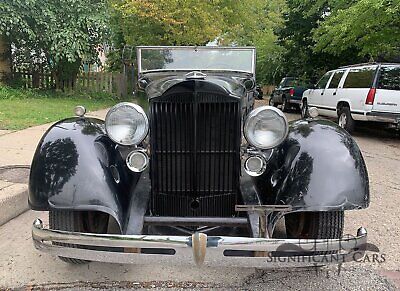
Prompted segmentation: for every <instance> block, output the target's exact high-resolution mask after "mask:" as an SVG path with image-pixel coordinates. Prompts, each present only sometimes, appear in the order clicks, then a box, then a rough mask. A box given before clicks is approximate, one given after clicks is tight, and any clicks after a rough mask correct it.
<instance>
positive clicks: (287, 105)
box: [282, 96, 290, 112]
mask: <svg viewBox="0 0 400 291" xmlns="http://www.w3.org/2000/svg"><path fill="white" fill-rule="evenodd" d="M289 108H290V103H289V102H288V101H287V99H286V97H285V96H283V97H282V111H283V112H287V111H288V110H289Z"/></svg>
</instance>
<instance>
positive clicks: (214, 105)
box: [29, 47, 369, 268]
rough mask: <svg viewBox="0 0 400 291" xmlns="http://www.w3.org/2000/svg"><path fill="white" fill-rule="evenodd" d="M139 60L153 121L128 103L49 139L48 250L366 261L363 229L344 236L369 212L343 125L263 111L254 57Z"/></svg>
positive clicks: (39, 166)
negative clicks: (356, 214) (349, 215)
mask: <svg viewBox="0 0 400 291" xmlns="http://www.w3.org/2000/svg"><path fill="white" fill-rule="evenodd" d="M137 57H138V61H139V63H138V72H139V76H138V80H139V81H138V86H139V88H140V90H141V91H140V94H137V96H138V98H140V96H143V95H144V96H143V97H144V99H143V100H142V102H140V104H142V105H143V107H141V106H139V105H137V104H134V103H128V102H122V103H119V104H117V105H115V106H114V107H112V108H111V109H110V110H109V111H108V113H107V116H106V118H105V120H104V121H103V120H100V119H97V118H91V117H86V116H85V109H84V108H83V107H77V108H76V115H77V116H76V117H73V118H68V119H64V120H61V121H59V122H57V123H56V124H54V125H53V126H52V127H51V128H50V129H49V130H48V131H47V132H46V133H45V135H44V136H43V138H42V139H41V141H40V143H39V145H38V148H37V150H36V152H35V155H34V158H33V162H32V166H31V172H30V179H29V205H30V207H31V208H32V209H33V210H38V211H47V212H48V214H49V228H48V227H45V226H44V225H43V222H42V221H41V220H40V219H36V220H35V221H34V224H33V227H32V237H33V241H34V245H35V247H36V248H37V249H38V250H40V251H44V252H48V253H50V254H53V255H58V256H60V258H61V259H62V260H64V261H66V262H69V263H74V264H78V263H85V262H87V261H105V262H112V263H119V264H122V263H137V258H138V257H139V256H142V257H145V258H146V259H145V260H142V261H145V262H146V263H151V264H157V265H158V264H160V263H169V264H170V263H171V262H175V263H178V264H183V263H185V262H186V261H185V259H187V258H189V259H191V258H193V260H194V262H195V263H196V264H198V265H201V264H202V263H204V264H208V265H217V266H221V265H222V266H223V265H235V266H247V267H250V266H251V267H263V268H264V267H268V266H269V265H272V266H295V265H300V266H304V265H312V266H314V265H315V264H319V263H318V262H320V264H327V263H342V262H346V261H349V260H351V259H352V258H354V256H356V257H357V258H358V259H360V258H362V256H363V254H364V249H365V248H363V247H362V245H364V244H365V243H366V241H367V233H366V231H365V229H364V228H360V229H359V230H358V232H357V234H356V235H355V236H345V237H343V236H342V232H343V223H344V211H346V210H354V209H362V208H366V207H368V204H369V187H368V174H367V168H366V166H365V163H364V159H363V157H362V154H361V152H360V150H359V148H358V146H357V145H356V143H355V141H354V140H353V139H352V138H351V136H350V135H349V134H348V133H347V132H346V131H345V130H343V129H341V128H339V127H338V126H337V125H336V124H335V123H333V122H330V121H327V120H318V119H315V120H313V119H306V120H299V121H296V122H293V123H291V124H290V125H289V123H288V122H287V119H286V117H285V115H284V114H283V113H282V111H280V110H279V109H277V108H275V107H271V106H261V107H258V108H253V107H254V95H255V67H254V64H255V49H254V48H240V47H234V48H219V47H139V48H138V51H137ZM316 145H317V146H316ZM113 226H114V228H113ZM278 230H279V232H278ZM293 250H295V251H296V252H293ZM339 251H340V255H338V254H335V252H336V253H337V252H339ZM304 253H306V254H307V257H306V258H304V257H302V254H304ZM277 257H278V258H279V260H278V259H277ZM292 257H294V259H293V258H292Z"/></svg>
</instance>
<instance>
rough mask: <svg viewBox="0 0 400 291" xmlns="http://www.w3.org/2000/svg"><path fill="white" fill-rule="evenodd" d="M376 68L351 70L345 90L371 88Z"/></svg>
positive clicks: (345, 83) (344, 86)
mask: <svg viewBox="0 0 400 291" xmlns="http://www.w3.org/2000/svg"><path fill="white" fill-rule="evenodd" d="M375 71H376V67H365V68H358V69H351V70H350V72H349V73H348V74H347V77H346V81H345V82H344V85H343V88H370V87H371V85H372V82H373V80H374V76H375Z"/></svg>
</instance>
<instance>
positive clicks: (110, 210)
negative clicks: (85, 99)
mask: <svg viewBox="0 0 400 291" xmlns="http://www.w3.org/2000/svg"><path fill="white" fill-rule="evenodd" d="M116 173H118V174H116ZM118 176H119V177H118ZM139 178H140V175H139V174H136V173H132V172H130V171H129V170H128V169H127V166H126V164H125V159H124V156H123V154H122V153H121V151H120V149H119V148H118V146H117V145H116V144H115V143H113V142H112V141H111V140H110V139H109V138H108V137H107V135H106V134H105V129H104V121H102V120H99V119H95V118H70V119H65V120H62V121H60V122H58V123H56V124H54V125H53V126H52V127H51V128H50V129H49V130H48V131H47V132H46V133H45V134H44V136H43V137H42V139H41V141H40V142H39V145H38V147H37V149H36V152H35V154H34V157H33V161H32V166H31V171H30V178H29V198H28V201H29V205H30V207H31V208H32V209H33V210H51V209H68V210H84V211H89V210H92V211H101V212H105V213H107V214H109V215H111V216H112V217H114V218H115V220H116V221H117V223H118V224H119V226H120V228H121V229H122V227H123V223H124V219H125V216H126V213H127V208H128V205H129V199H130V197H131V194H130V193H131V192H132V191H133V190H134V188H135V185H136V184H137V182H138V180H139Z"/></svg>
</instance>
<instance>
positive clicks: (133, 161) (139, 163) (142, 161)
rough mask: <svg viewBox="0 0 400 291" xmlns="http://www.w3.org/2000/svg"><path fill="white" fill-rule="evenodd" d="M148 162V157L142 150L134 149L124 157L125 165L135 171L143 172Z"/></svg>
mask: <svg viewBox="0 0 400 291" xmlns="http://www.w3.org/2000/svg"><path fill="white" fill-rule="evenodd" d="M148 164H149V157H148V156H147V154H146V153H145V152H144V150H135V151H132V152H130V153H129V154H128V156H127V157H126V165H127V166H128V168H129V170H131V171H132V172H135V173H140V172H143V171H144V170H145V169H146V168H147V165H148Z"/></svg>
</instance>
